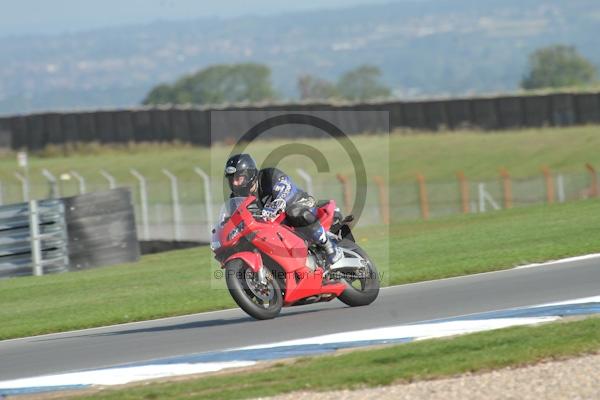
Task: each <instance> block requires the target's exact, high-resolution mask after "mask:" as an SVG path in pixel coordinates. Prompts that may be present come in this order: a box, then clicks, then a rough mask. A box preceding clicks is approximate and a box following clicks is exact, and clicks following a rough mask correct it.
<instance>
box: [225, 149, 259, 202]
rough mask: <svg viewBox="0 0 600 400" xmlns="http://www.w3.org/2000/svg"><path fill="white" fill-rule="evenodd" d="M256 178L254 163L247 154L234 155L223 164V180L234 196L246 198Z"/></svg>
mask: <svg viewBox="0 0 600 400" xmlns="http://www.w3.org/2000/svg"><path fill="white" fill-rule="evenodd" d="M257 177H258V168H256V162H254V159H253V158H252V157H251V156H250V155H249V154H236V155H235V156H232V157H230V158H229V160H227V163H226V164H225V178H227V183H229V189H231V192H232V193H233V194H234V195H235V196H241V197H245V196H248V195H249V194H250V188H251V187H252V185H253V184H254V182H255V181H256V178H257Z"/></svg>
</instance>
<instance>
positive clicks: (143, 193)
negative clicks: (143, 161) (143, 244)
mask: <svg viewBox="0 0 600 400" xmlns="http://www.w3.org/2000/svg"><path fill="white" fill-rule="evenodd" d="M129 172H131V175H133V176H135V177H136V178H137V180H138V182H139V184H140V206H141V207H142V232H143V235H144V239H145V240H149V239H150V225H149V222H148V191H147V189H146V178H145V177H144V175H142V174H140V173H139V172H137V171H136V170H135V169H133V168H131V169H130V170H129Z"/></svg>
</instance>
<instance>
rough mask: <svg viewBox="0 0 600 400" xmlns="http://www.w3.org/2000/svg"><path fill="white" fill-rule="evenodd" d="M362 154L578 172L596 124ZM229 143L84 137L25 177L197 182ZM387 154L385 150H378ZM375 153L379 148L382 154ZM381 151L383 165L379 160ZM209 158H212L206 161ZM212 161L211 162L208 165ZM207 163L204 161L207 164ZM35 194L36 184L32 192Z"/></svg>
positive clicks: (261, 153) (362, 141)
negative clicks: (170, 176)
mask: <svg viewBox="0 0 600 400" xmlns="http://www.w3.org/2000/svg"><path fill="white" fill-rule="evenodd" d="M352 140H353V141H354V142H355V143H356V146H357V147H358V149H359V150H360V153H361V155H362V157H363V158H364V159H365V163H366V165H367V171H368V173H369V175H375V174H383V175H384V176H387V175H388V172H389V178H390V182H391V183H393V184H395V183H400V182H407V181H411V182H412V181H414V178H415V173H417V172H421V173H423V174H424V175H425V176H426V178H427V179H428V180H442V181H453V180H454V179H455V173H456V171H458V170H463V171H464V172H465V174H466V175H467V177H468V178H470V179H473V180H476V179H490V178H496V177H497V176H498V170H499V168H501V167H507V168H508V169H509V171H510V172H511V173H512V175H513V176H514V177H517V178H518V177H530V176H537V175H540V166H541V165H548V166H549V167H550V168H552V169H553V170H556V171H561V172H564V173H568V172H580V173H584V172H585V170H584V164H585V163H586V162H590V163H592V164H594V163H595V164H596V165H597V167H598V168H600V154H599V153H598V152H597V149H598V148H600V127H598V126H584V127H571V128H543V129H541V128H540V129H527V130H519V131H502V132H486V133H484V134H482V133H480V132H473V131H465V132H449V133H419V134H406V133H405V134H400V133H397V134H393V135H391V136H387V135H375V136H355V137H353V139H352ZM302 142H303V143H307V144H309V145H313V146H315V147H317V148H318V149H319V150H321V151H322V152H323V154H325V155H326V156H327V158H328V161H329V162H330V165H331V166H332V170H334V171H333V172H342V173H348V174H352V173H353V168H352V165H351V164H349V163H348V162H346V160H345V157H346V156H345V154H344V152H343V151H340V147H339V145H337V144H336V142H335V141H334V140H318V139H311V140H302ZM284 143H285V144H287V143H289V140H287V141H282V140H273V141H261V142H256V143H253V144H251V145H250V146H249V147H248V151H250V152H252V154H254V155H255V156H256V158H257V160H259V161H262V160H263V159H264V158H265V157H266V155H267V154H269V153H270V152H271V151H272V150H273V149H274V148H276V147H278V146H281V145H282V144H284ZM230 150H231V148H230V147H228V146H224V145H218V146H215V147H214V148H212V149H210V150H209V149H205V148H197V147H192V146H189V145H183V144H179V145H177V144H138V145H126V146H122V147H106V146H99V145H94V144H91V145H90V144H88V145H85V146H83V148H80V149H76V150H74V151H72V152H68V153H67V155H66V156H65V155H63V154H62V152H61V151H46V153H42V155H41V156H39V155H38V156H32V157H31V179H32V181H33V182H34V183H37V184H38V185H41V186H43V185H45V180H44V178H43V177H42V175H41V173H40V171H41V169H42V168H48V169H49V170H50V171H52V172H53V173H55V174H60V173H62V172H67V171H69V170H73V169H74V170H77V171H79V172H80V173H81V174H82V175H83V176H85V177H87V178H88V180H89V182H88V183H89V184H90V185H92V184H96V185H98V187H106V180H105V179H104V178H102V177H101V176H100V174H99V173H98V170H99V169H101V168H103V169H106V170H107V171H109V172H110V173H112V174H113V175H114V176H115V177H116V178H117V181H118V182H120V183H128V184H135V182H136V181H135V180H134V178H133V177H132V176H131V174H130V173H129V168H136V169H137V170H139V171H141V172H142V173H144V174H145V175H147V176H148V177H149V179H150V180H152V181H161V182H163V181H164V182H167V181H166V177H165V176H164V175H163V174H162V172H161V168H163V167H167V168H169V169H170V170H172V171H173V172H174V173H176V174H177V175H178V176H179V177H181V179H184V180H188V181H193V182H198V186H201V185H200V184H199V180H198V177H197V176H196V175H194V173H193V171H192V167H193V166H200V167H201V168H204V169H205V170H207V171H208V170H210V171H212V173H213V174H214V175H215V176H218V177H219V178H220V175H221V173H222V165H223V163H224V161H225V159H226V158H227V155H228V154H229V152H230ZM386 153H387V155H386ZM382 155H385V156H384V157H382ZM388 157H389V168H388V165H387V163H386V162H384V161H385V159H386V158H388ZM211 160H213V162H212V163H211ZM211 164H212V165H211ZM281 166H282V167H283V168H284V169H285V170H287V171H290V173H292V175H295V169H296V167H298V166H303V167H304V168H305V169H307V170H308V171H309V172H312V173H315V172H316V171H315V169H314V166H313V165H312V163H309V162H307V161H306V159H305V158H304V157H300V156H296V157H289V158H286V159H285V160H283V162H282V164H281ZM211 167H212V168H211ZM17 169H18V168H17V165H16V160H15V156H14V154H8V155H4V156H2V157H0V180H1V181H3V182H4V183H7V182H12V183H13V184H17V181H16V180H15V177H14V175H13V173H14V171H15V170H17ZM64 187H65V189H66V190H67V191H70V192H72V193H75V192H76V183H75V181H73V180H71V181H70V182H67V183H65V184H64ZM41 194H42V192H41V189H40V195H41Z"/></svg>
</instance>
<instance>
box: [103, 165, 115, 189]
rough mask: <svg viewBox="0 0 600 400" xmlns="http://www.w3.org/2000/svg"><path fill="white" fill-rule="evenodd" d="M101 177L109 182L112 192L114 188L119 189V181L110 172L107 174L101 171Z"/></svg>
mask: <svg viewBox="0 0 600 400" xmlns="http://www.w3.org/2000/svg"><path fill="white" fill-rule="evenodd" d="M100 175H102V176H103V177H104V178H106V180H107V181H108V188H109V189H111V190H112V189H114V188H116V187H117V180H116V179H115V177H114V176H112V175H111V174H109V173H108V172H106V171H105V170H103V169H101V170H100Z"/></svg>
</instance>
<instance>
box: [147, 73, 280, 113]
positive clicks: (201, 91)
mask: <svg viewBox="0 0 600 400" xmlns="http://www.w3.org/2000/svg"><path fill="white" fill-rule="evenodd" d="M275 97H276V96H275V91H274V90H273V88H272V86H271V70H270V69H269V67H267V66H265V65H261V64H254V63H244V64H232V65H214V66H211V67H208V68H205V69H203V70H200V71H198V72H196V73H195V74H192V75H186V76H183V77H182V78H180V79H178V80H177V81H176V82H175V84H173V85H166V84H162V85H158V86H156V87H155V88H154V89H152V90H151V91H150V93H149V94H148V95H147V97H146V99H145V100H144V101H143V104H155V105H156V104H167V103H170V104H186V103H192V104H221V103H235V102H241V101H250V102H256V101H263V100H271V99H274V98H275Z"/></svg>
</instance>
